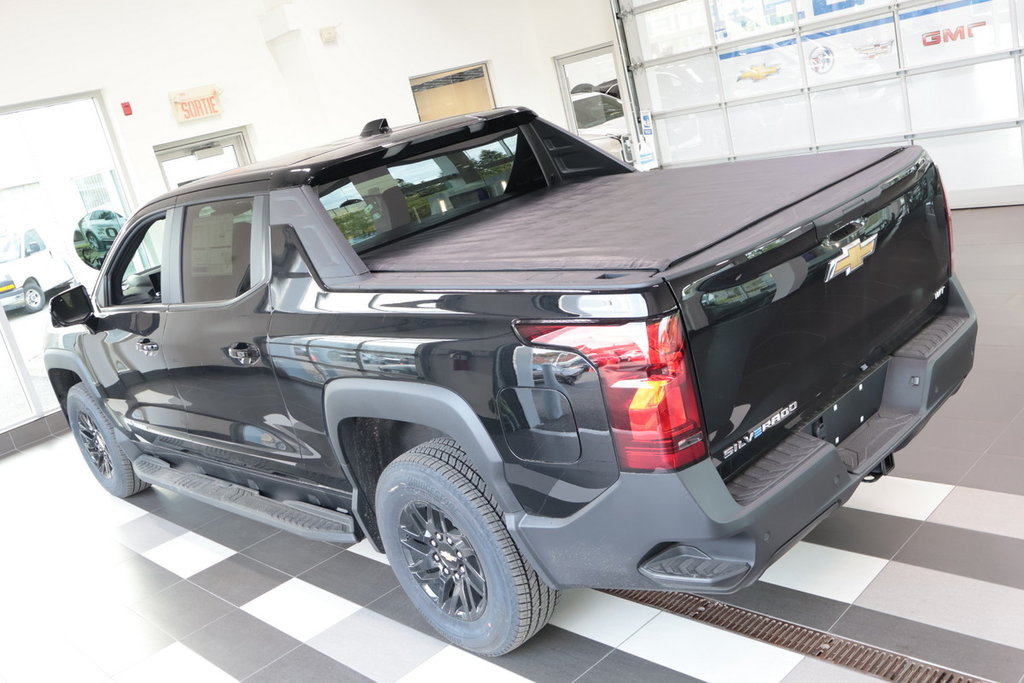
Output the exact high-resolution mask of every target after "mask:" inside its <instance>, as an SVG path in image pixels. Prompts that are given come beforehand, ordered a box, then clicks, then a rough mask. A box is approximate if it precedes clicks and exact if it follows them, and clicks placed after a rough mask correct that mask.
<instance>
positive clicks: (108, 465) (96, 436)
mask: <svg viewBox="0 0 1024 683" xmlns="http://www.w3.org/2000/svg"><path fill="white" fill-rule="evenodd" d="M78 433H79V434H80V435H81V437H82V443H83V445H84V446H85V451H86V454H87V455H88V456H89V460H90V461H92V464H93V465H94V466H95V467H96V471H97V472H99V473H100V474H101V475H103V476H104V477H106V478H107V479H110V478H111V477H112V476H113V474H114V463H113V461H112V460H111V459H110V453H109V452H108V451H107V442H106V441H105V440H104V439H103V435H102V434H100V431H99V429H97V428H96V423H95V422H93V420H92V418H91V417H89V415H88V414H86V413H79V414H78Z"/></svg>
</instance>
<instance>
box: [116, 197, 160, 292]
mask: <svg viewBox="0 0 1024 683" xmlns="http://www.w3.org/2000/svg"><path fill="white" fill-rule="evenodd" d="M164 223H165V221H164V217H163V216H162V215H161V216H157V217H155V218H153V219H151V220H150V222H149V224H148V225H146V226H145V227H143V228H141V229H139V230H136V231H135V232H134V234H133V235H132V237H131V239H129V240H128V242H127V243H126V245H125V248H124V249H122V250H121V251H120V253H119V254H118V258H117V262H116V263H115V264H114V266H113V268H111V269H110V285H111V287H110V303H111V304H113V305H122V306H126V305H137V304H154V303H159V302H160V276H161V269H162V266H163V260H164V259H163V256H164V254H163V246H164Z"/></svg>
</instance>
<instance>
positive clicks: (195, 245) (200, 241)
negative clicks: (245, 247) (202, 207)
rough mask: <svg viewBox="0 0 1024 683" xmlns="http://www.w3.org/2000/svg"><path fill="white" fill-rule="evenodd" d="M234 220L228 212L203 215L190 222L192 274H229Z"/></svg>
mask: <svg viewBox="0 0 1024 683" xmlns="http://www.w3.org/2000/svg"><path fill="white" fill-rule="evenodd" d="M233 240H234V222H233V217H232V216H231V215H230V214H224V215H219V214H213V215H208V216H203V215H202V212H200V215H199V216H197V217H196V219H195V220H194V221H193V223H192V276H193V277H215V276H216V277H220V276H223V275H231V274H232V269H231V248H232V244H233Z"/></svg>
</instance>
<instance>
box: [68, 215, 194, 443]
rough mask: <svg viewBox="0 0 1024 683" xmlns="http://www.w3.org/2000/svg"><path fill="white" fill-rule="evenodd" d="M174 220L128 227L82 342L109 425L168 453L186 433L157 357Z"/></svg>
mask: <svg viewBox="0 0 1024 683" xmlns="http://www.w3.org/2000/svg"><path fill="white" fill-rule="evenodd" d="M172 218H173V214H172V212H168V211H157V212H155V213H152V214H150V215H147V216H145V217H144V218H142V219H141V220H139V221H137V222H136V223H135V224H134V225H133V226H131V227H130V228H128V230H129V231H130V232H129V234H128V235H127V239H126V240H125V241H123V242H122V243H121V244H120V246H119V248H118V250H117V251H116V252H112V253H111V255H110V259H109V261H108V263H107V264H106V267H105V268H104V269H103V271H102V272H101V274H100V279H99V285H98V289H97V291H96V293H95V297H96V305H97V313H96V328H97V329H96V334H90V335H82V336H81V337H80V339H81V342H80V343H81V344H82V345H83V347H84V348H83V354H82V355H83V357H84V358H86V359H88V361H89V362H90V363H91V364H92V368H91V370H92V374H93V377H94V378H95V379H96V381H97V383H98V384H99V388H100V390H101V391H102V392H103V393H104V394H105V395H106V396H107V397H108V400H107V405H108V406H109V407H110V409H111V412H112V413H113V416H114V418H115V419H116V420H117V421H118V422H119V423H120V424H121V425H122V426H123V427H124V428H126V429H127V430H128V431H131V432H133V433H134V434H135V435H136V436H138V437H139V438H140V439H142V440H143V441H145V442H149V443H151V444H153V446H154V448H156V449H160V450H162V449H165V448H168V447H170V448H173V444H174V443H176V437H177V436H180V435H183V434H184V432H185V415H184V413H183V412H182V405H181V401H180V399H179V398H178V395H177V393H176V391H175V390H174V385H173V383H172V382H171V380H170V378H169V376H168V373H167V365H166V363H165V362H164V352H163V344H164V339H165V337H166V334H167V327H168V316H167V305H166V303H165V302H164V301H163V291H162V276H163V274H164V264H165V263H166V262H167V245H166V239H165V236H166V233H167V226H168V224H169V223H171V222H172Z"/></svg>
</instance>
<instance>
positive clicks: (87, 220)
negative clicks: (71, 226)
mask: <svg viewBox="0 0 1024 683" xmlns="http://www.w3.org/2000/svg"><path fill="white" fill-rule="evenodd" d="M124 222H125V219H124V216H122V215H121V214H119V213H117V212H116V211H114V210H112V209H108V208H99V209H93V210H92V211H90V212H89V213H87V214H85V215H84V216H82V218H81V219H80V220H79V221H78V229H79V230H80V231H81V232H82V237H83V238H85V241H87V242H88V243H89V246H90V247H92V249H93V250H94V251H100V252H103V253H106V251H107V249H110V245H111V244H113V243H114V238H115V237H117V233H119V232H120V231H121V227H122V226H123V225H124Z"/></svg>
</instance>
